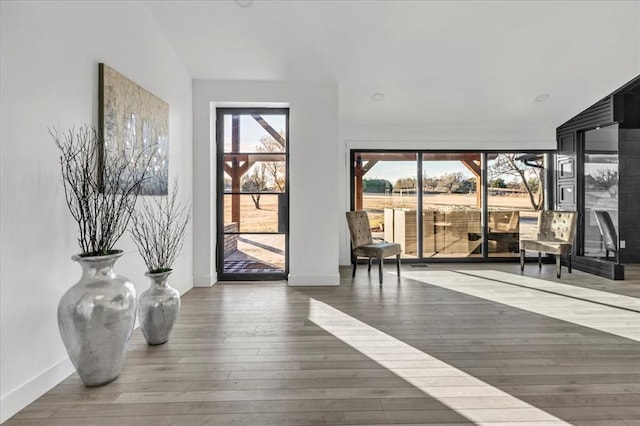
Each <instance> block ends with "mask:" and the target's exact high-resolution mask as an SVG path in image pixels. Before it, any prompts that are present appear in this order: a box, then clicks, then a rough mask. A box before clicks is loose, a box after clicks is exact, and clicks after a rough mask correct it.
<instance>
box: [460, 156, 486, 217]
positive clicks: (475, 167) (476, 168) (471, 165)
mask: <svg viewBox="0 0 640 426" xmlns="http://www.w3.org/2000/svg"><path fill="white" fill-rule="evenodd" d="M462 164H464V166H465V167H466V168H467V169H469V171H470V172H471V173H473V175H474V176H475V177H476V206H478V208H480V207H482V172H481V170H480V161H479V160H462Z"/></svg>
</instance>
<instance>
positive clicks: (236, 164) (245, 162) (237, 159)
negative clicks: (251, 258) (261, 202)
mask: <svg viewBox="0 0 640 426" xmlns="http://www.w3.org/2000/svg"><path fill="white" fill-rule="evenodd" d="M251 117H253V119H254V120H256V122H257V123H258V124H259V125H260V126H261V127H262V128H263V129H264V130H266V132H267V133H268V134H269V135H270V136H271V137H272V138H273V139H274V140H275V141H276V142H277V143H278V144H279V145H280V146H282V148H283V152H278V153H276V154H281V155H274V154H273V153H267V152H257V153H242V152H240V115H232V116H231V152H225V153H224V161H223V167H224V171H225V172H226V173H227V175H229V177H230V178H231V221H232V222H236V223H237V224H238V228H239V227H240V193H241V191H242V187H241V183H240V181H241V179H242V176H244V175H245V174H246V173H247V172H248V171H249V169H251V167H252V166H253V165H254V164H255V163H257V162H259V161H262V162H267V161H284V158H283V157H284V150H286V141H285V138H284V137H283V136H282V135H281V134H280V133H278V132H277V131H276V130H275V129H274V128H273V127H271V125H270V124H269V123H267V121H266V120H265V119H264V118H263V117H262V116H261V115H258V114H253V115H251Z"/></svg>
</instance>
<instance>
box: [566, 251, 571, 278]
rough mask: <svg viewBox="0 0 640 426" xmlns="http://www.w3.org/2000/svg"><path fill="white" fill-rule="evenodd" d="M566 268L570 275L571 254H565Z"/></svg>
mask: <svg viewBox="0 0 640 426" xmlns="http://www.w3.org/2000/svg"><path fill="white" fill-rule="evenodd" d="M567 267H568V269H569V273H571V252H569V253H567Z"/></svg>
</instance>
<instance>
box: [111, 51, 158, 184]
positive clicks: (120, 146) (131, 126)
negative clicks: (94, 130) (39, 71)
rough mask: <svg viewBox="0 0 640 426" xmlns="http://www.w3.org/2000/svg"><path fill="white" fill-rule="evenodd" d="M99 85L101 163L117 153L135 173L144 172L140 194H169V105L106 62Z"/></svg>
mask: <svg viewBox="0 0 640 426" xmlns="http://www.w3.org/2000/svg"><path fill="white" fill-rule="evenodd" d="M98 87H99V95H98V96H99V105H98V114H99V121H100V123H99V124H100V131H101V136H102V138H103V140H104V147H103V151H102V155H103V161H102V163H103V164H104V163H105V162H107V161H108V159H109V156H118V157H119V158H118V160H123V162H124V163H128V164H130V165H131V167H133V168H134V169H135V170H134V173H136V174H142V173H144V176H145V180H144V183H143V185H142V187H141V191H140V194H142V195H167V192H168V186H169V185H168V183H169V104H168V103H166V102H164V101H163V100H162V99H160V98H158V97H157V96H155V95H153V94H152V93H150V92H148V91H147V90H145V89H144V88H142V87H140V86H139V85H137V84H136V83H134V82H133V81H131V80H129V79H128V78H126V77H125V76H123V75H122V74H120V73H118V72H117V71H115V70H114V69H113V68H111V67H109V66H107V65H106V64H103V63H101V64H99V84H98ZM103 172H108V171H103ZM104 178H105V179H108V178H109V177H108V176H105V177H104Z"/></svg>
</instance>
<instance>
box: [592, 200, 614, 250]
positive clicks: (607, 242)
mask: <svg viewBox="0 0 640 426" xmlns="http://www.w3.org/2000/svg"><path fill="white" fill-rule="evenodd" d="M593 213H594V214H595V215H596V224H597V225H598V229H599V230H600V235H601V236H602V241H603V242H604V249H605V256H604V257H605V259H608V258H609V252H613V253H614V254H615V255H616V259H617V254H618V234H617V232H616V228H615V226H613V221H612V220H611V216H610V215H609V212H606V211H604V210H594V212H593Z"/></svg>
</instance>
